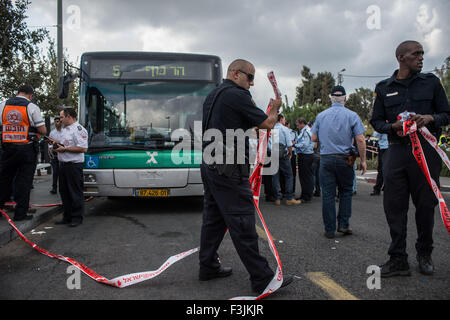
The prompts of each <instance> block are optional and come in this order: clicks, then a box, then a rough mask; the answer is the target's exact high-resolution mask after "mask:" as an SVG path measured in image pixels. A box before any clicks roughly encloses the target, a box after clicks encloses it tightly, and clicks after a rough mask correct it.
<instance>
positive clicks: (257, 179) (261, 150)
mask: <svg viewBox="0 0 450 320" xmlns="http://www.w3.org/2000/svg"><path fill="white" fill-rule="evenodd" d="M268 78H269V81H270V83H271V84H272V87H273V89H274V92H275V96H276V97H277V98H280V97H281V93H280V91H279V89H278V86H277V83H276V80H275V76H274V74H273V72H270V73H269V74H268ZM270 109H271V105H270V104H269V106H268V108H267V113H269V112H270ZM261 132H262V133H263V134H262V135H261V137H260V140H259V145H258V155H257V159H256V163H255V167H254V168H255V170H254V172H253V173H252V175H251V177H250V179H249V180H250V185H251V187H252V194H253V202H254V205H255V208H256V211H257V212H258V217H259V219H260V221H261V223H262V225H263V228H264V231H265V233H266V236H267V239H268V243H269V248H270V250H271V252H272V254H273V255H274V257H275V259H276V262H277V270H276V272H275V275H274V277H273V279H272V280H271V281H270V282H269V284H268V285H267V287H266V288H265V289H264V291H263V292H262V293H261V294H260V295H259V296H257V297H253V296H241V297H234V298H232V300H259V299H262V298H264V297H267V296H268V295H270V294H272V293H274V292H275V291H276V290H278V289H279V288H280V287H281V284H282V283H283V271H282V266H281V261H280V257H279V255H278V251H277V249H276V248H275V245H274V243H273V238H272V236H271V234H270V232H269V229H268V228H267V225H266V223H265V221H264V218H263V216H262V213H261V210H260V209H259V194H260V190H261V176H262V168H263V163H264V159H265V156H266V152H267V143H268V139H269V134H267V133H266V132H264V131H261ZM91 199H92V197H91V198H89V199H87V200H86V201H89V200H91ZM6 204H7V205H14V204H15V203H14V202H9V203H6ZM60 205H61V204H50V205H36V204H32V205H31V206H33V207H53V206H60ZM0 213H1V214H2V215H3V216H4V217H5V218H6V220H7V221H8V223H9V224H10V225H11V227H12V228H13V229H14V230H15V231H16V232H17V234H18V235H19V236H20V237H21V238H22V240H23V241H25V243H27V244H28V245H30V246H31V247H32V248H33V249H35V250H37V251H38V252H40V253H41V254H43V255H46V256H48V257H50V258H53V259H58V260H61V261H64V262H67V263H69V264H71V265H73V266H75V267H76V268H78V269H79V270H80V271H81V272H83V273H84V274H86V275H87V276H89V277H90V278H91V279H93V280H95V281H97V282H99V283H103V284H106V285H110V286H113V287H117V288H125V287H128V286H131V285H134V284H137V283H140V282H143V281H146V280H150V279H153V278H155V277H157V276H159V275H160V274H161V273H163V272H164V271H166V270H167V269H168V268H169V267H170V266H171V265H173V264H174V263H176V262H178V261H180V260H182V259H184V258H186V257H188V256H190V255H192V254H193V253H195V252H197V251H198V250H199V248H198V247H197V248H194V249H190V250H187V251H184V252H182V253H179V254H176V255H173V256H171V257H169V258H168V259H167V260H166V261H165V262H164V263H163V264H162V265H161V266H160V267H159V268H158V269H156V270H152V271H144V272H137V273H130V274H126V275H122V276H119V277H115V278H113V279H108V278H106V277H103V276H101V275H99V274H98V273H96V272H95V271H93V270H92V269H90V268H88V267H87V266H85V265H83V264H81V263H80V262H78V261H76V260H74V259H72V258H69V257H66V256H63V255H56V254H53V253H50V252H49V251H47V250H45V249H42V248H40V247H39V246H38V245H36V244H35V243H33V242H32V241H30V240H29V239H28V238H27V237H25V235H24V234H22V232H20V230H19V229H18V228H17V227H16V225H15V224H14V223H13V221H12V220H11V218H10V217H9V216H8V215H7V214H6V212H5V211H3V210H1V209H0Z"/></svg>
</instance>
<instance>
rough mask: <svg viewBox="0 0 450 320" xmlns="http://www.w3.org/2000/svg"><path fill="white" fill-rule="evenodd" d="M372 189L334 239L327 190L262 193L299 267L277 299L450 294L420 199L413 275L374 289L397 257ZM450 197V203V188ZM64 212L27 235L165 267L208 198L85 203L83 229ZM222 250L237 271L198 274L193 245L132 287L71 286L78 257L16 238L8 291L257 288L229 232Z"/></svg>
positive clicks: (118, 271) (102, 294)
mask: <svg viewBox="0 0 450 320" xmlns="http://www.w3.org/2000/svg"><path fill="white" fill-rule="evenodd" d="M371 188H372V185H370V184H368V183H366V182H363V181H358V191H357V195H355V196H354V198H353V215H352V218H351V225H352V228H353V231H354V234H353V235H351V236H341V235H339V236H337V237H336V238H335V239H327V238H325V237H324V236H323V232H324V230H323V222H322V217H321V201H320V198H315V199H314V200H313V201H312V202H311V203H308V204H303V205H300V206H298V207H287V206H285V205H282V206H280V207H277V206H275V205H273V204H272V203H265V202H264V201H262V203H261V211H262V213H263V215H264V218H265V220H266V223H267V225H268V227H269V229H270V232H271V234H272V236H273V237H274V238H275V245H276V247H277V249H278V252H279V255H280V258H281V261H282V264H283V270H284V272H285V273H290V274H293V275H295V281H294V282H293V283H292V284H291V285H290V286H288V287H286V288H283V289H280V290H279V291H278V292H276V293H275V294H273V295H271V296H270V297H269V298H268V299H270V300H329V299H333V300H334V299H336V300H345V299H362V300H367V299H375V300H384V299H387V300H396V299H402V300H403V299H407V300H409V299H411V300H427V299H439V300H448V299H450V290H449V289H450V277H449V274H450V242H449V235H448V234H447V232H446V230H445V228H444V226H443V223H442V220H441V218H440V215H439V212H438V210H437V209H436V212H435V214H436V219H435V235H434V240H435V245H434V246H435V249H434V253H433V260H434V263H435V266H436V273H435V274H434V275H433V276H424V275H421V274H420V273H419V272H418V271H417V270H416V267H417V262H416V260H415V249H414V243H415V239H416V228H415V221H414V208H413V205H412V203H411V208H412V209H410V212H409V218H410V219H409V225H408V230H409V233H408V253H409V255H410V258H409V262H410V265H411V268H412V276H411V277H401V278H390V279H381V283H380V288H379V289H369V288H368V286H367V280H368V278H369V277H370V276H371V275H372V274H369V273H367V268H368V267H369V266H372V265H379V264H382V263H384V262H385V261H386V260H387V259H388V256H387V248H388V246H389V242H390V238H389V233H388V228H387V223H386V220H385V217H384V213H383V208H382V197H371V196H370V195H369V193H370V191H371ZM297 194H298V189H297ZM445 198H446V201H447V203H450V201H449V200H450V195H449V194H446V195H445ZM60 218H61V216H57V217H55V218H53V219H52V220H50V221H48V222H46V223H44V224H41V225H40V226H39V227H38V228H36V229H35V230H34V232H29V233H26V236H27V237H28V238H29V239H30V240H31V241H33V242H35V243H36V244H38V245H39V246H40V247H41V248H44V249H46V250H49V251H50V252H52V253H55V254H62V255H65V256H68V257H70V258H73V259H75V260H77V261H79V262H80V263H82V264H85V265H87V266H88V267H89V268H91V269H93V270H94V271H95V272H97V273H98V274H100V275H103V276H105V277H106V278H110V279H111V278H114V277H116V276H120V275H124V274H128V273H133V272H141V271H149V270H156V269H157V268H159V267H160V266H161V264H163V263H164V261H165V260H166V259H167V258H168V257H169V256H172V255H174V254H177V253H180V252H183V251H185V250H188V249H191V248H195V247H197V246H198V244H199V238H200V225H201V220H202V200H201V199H199V198H183V199H161V200H147V199H135V198H128V199H107V198H98V199H95V200H93V201H90V202H88V203H87V204H86V216H85V220H84V223H83V225H81V226H80V227H77V228H69V227H67V226H57V225H54V222H55V221H57V220H59V219H60ZM257 229H258V233H259V234H260V237H261V239H260V250H261V252H262V254H263V255H265V256H266V257H267V258H268V260H269V261H270V263H271V264H272V266H273V267H274V268H275V259H274V258H273V256H272V254H271V252H270V250H269V247H268V245H267V242H266V240H265V239H264V238H265V235H264V233H263V232H262V229H261V227H260V224H259V223H258V226H257ZM219 254H220V256H221V261H222V263H223V264H224V265H226V266H232V267H233V275H232V276H230V277H228V278H226V279H216V280H212V281H207V282H200V281H198V254H197V253H194V254H193V255H191V256H189V257H187V258H185V259H184V260H182V261H180V262H178V263H176V264H174V265H173V266H171V267H170V268H169V269H168V270H167V271H165V272H164V273H163V274H162V275H160V276H159V277H157V278H155V279H152V280H148V281H145V282H142V283H139V284H136V285H133V286H130V287H126V288H123V289H118V288H114V287H110V286H106V285H102V284H99V283H96V282H95V281H94V280H92V279H90V278H89V277H87V276H86V275H84V274H81V277H80V281H79V282H78V283H79V288H72V289H69V287H71V286H72V287H73V285H74V284H77V282H74V278H73V276H74V274H73V273H72V272H73V271H71V272H69V273H68V267H69V264H67V263H65V262H62V261H59V260H55V259H50V258H48V257H46V256H44V255H42V254H40V253H38V252H37V251H35V250H33V249H32V248H31V247H29V246H28V245H27V244H26V243H25V242H23V241H22V240H20V239H16V240H14V241H12V242H10V243H9V244H7V245H5V246H4V247H2V248H0V284H1V286H0V299H44V300H46V299H67V300H72V299H73V300H80V299H99V300H106V299H124V300H128V299H129V300H140V299H155V300H172V299H183V300H226V299H229V298H232V297H236V296H242V295H254V294H253V293H252V291H251V288H250V282H249V281H248V274H247V272H246V270H245V268H244V266H243V265H242V263H241V262H240V260H239V257H238V256H237V254H236V251H235V249H234V247H233V244H232V242H231V239H230V237H229V236H228V235H227V236H225V239H224V241H223V243H222V245H221V247H220V250H219ZM69 271H70V269H69ZM71 277H72V278H71ZM68 282H69V286H68ZM371 283H374V282H371Z"/></svg>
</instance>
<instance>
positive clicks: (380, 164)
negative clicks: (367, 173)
mask: <svg viewBox="0 0 450 320" xmlns="http://www.w3.org/2000/svg"><path fill="white" fill-rule="evenodd" d="M386 150H387V149H378V174H377V181H376V183H375V185H374V186H373V191H377V192H381V188H383V156H384V154H385V153H386Z"/></svg>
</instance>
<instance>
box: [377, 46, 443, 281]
mask: <svg viewBox="0 0 450 320" xmlns="http://www.w3.org/2000/svg"><path fill="white" fill-rule="evenodd" d="M395 55H396V57H397V61H398V64H399V69H398V70H396V71H395V72H394V74H393V75H392V77H390V78H388V79H385V80H383V81H381V82H379V83H378V84H377V86H376V88H375V102H374V106H373V114H372V119H371V121H370V123H371V124H372V126H373V127H374V128H375V130H376V131H378V132H380V133H387V134H388V136H389V148H388V150H387V151H386V154H385V156H384V158H383V162H384V166H383V172H384V176H383V179H384V198H383V205H384V211H385V214H386V219H387V222H388V224H389V229H390V234H391V239H392V241H391V245H390V247H389V250H388V254H389V256H390V259H389V261H387V262H386V263H385V264H383V265H382V266H381V276H382V277H391V276H408V275H410V274H411V272H410V270H409V263H408V254H407V253H406V227H407V214H408V207H409V196H410V194H411V198H412V201H413V203H414V205H415V207H416V215H415V218H416V226H417V234H418V238H417V241H416V252H417V255H416V258H417V260H418V263H419V270H420V272H421V273H423V274H427V275H431V274H433V272H434V265H433V262H432V260H431V253H432V251H433V226H434V210H435V207H436V205H437V204H438V201H437V199H436V197H435V195H434V193H433V191H432V189H431V187H430V186H429V184H428V182H427V180H426V178H425V175H424V174H423V173H422V171H421V170H420V168H419V165H418V164H417V161H416V159H415V158H414V155H413V152H412V147H411V140H410V138H409V137H402V136H400V135H398V132H399V131H401V130H402V123H401V122H400V121H399V120H397V116H398V115H399V114H400V113H402V112H404V111H406V110H407V111H409V112H415V113H416V115H414V116H413V117H412V119H411V120H413V121H415V122H416V124H417V127H418V128H421V127H423V126H426V127H427V128H428V130H429V131H430V132H431V133H432V134H433V135H434V136H435V137H439V135H440V132H441V127H443V126H446V125H448V124H449V119H450V107H449V104H448V100H447V97H446V95H445V91H444V88H443V87H442V84H441V83H440V81H439V79H438V78H437V77H436V76H435V75H433V74H431V73H421V72H420V71H421V70H422V67H423V56H424V50H423V47H422V45H421V44H420V43H419V42H417V41H404V42H402V43H400V44H399V45H398V47H397V49H396V52H395ZM419 139H420V142H421V144H422V148H423V153H424V155H425V158H426V160H427V162H428V167H429V170H430V174H431V177H432V178H433V179H434V180H435V181H436V183H437V184H438V185H439V174H440V171H441V165H442V161H441V159H440V157H439V155H438V153H437V152H436V151H435V150H434V149H433V147H431V145H430V144H429V143H428V142H426V141H425V140H424V139H423V137H422V135H421V134H419Z"/></svg>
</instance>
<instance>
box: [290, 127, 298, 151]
mask: <svg viewBox="0 0 450 320" xmlns="http://www.w3.org/2000/svg"><path fill="white" fill-rule="evenodd" d="M289 130H290V131H291V140H292V141H297V132H296V131H294V130H292V129H289ZM292 154H297V151H296V150H295V148H294V147H293V148H292Z"/></svg>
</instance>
